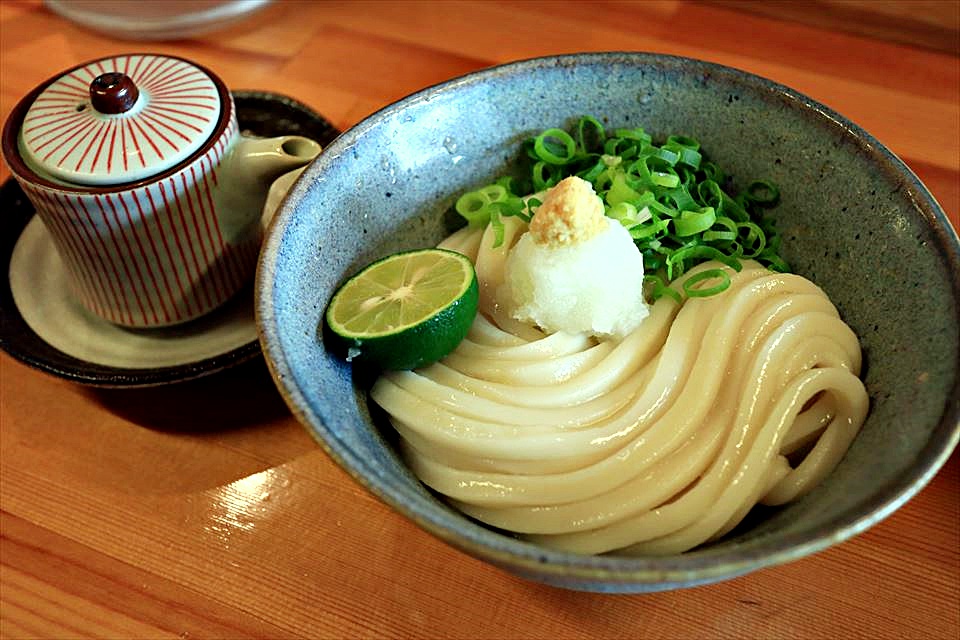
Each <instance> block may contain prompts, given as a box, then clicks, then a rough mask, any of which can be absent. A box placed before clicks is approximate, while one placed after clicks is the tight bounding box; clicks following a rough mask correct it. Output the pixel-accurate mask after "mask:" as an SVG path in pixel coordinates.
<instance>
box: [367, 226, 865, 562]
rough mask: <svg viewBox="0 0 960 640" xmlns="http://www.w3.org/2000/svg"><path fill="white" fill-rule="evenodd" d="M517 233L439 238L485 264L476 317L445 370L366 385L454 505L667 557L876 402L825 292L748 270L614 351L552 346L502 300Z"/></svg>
mask: <svg viewBox="0 0 960 640" xmlns="http://www.w3.org/2000/svg"><path fill="white" fill-rule="evenodd" d="M522 231H523V225H522V223H519V222H515V221H514V219H508V224H507V229H506V234H505V236H506V241H505V242H504V244H503V246H501V247H500V248H497V249H493V248H492V245H493V239H492V237H491V235H490V234H491V232H490V230H489V229H488V230H486V231H482V230H472V229H464V230H461V231H459V232H457V233H456V234H454V235H452V236H451V237H450V238H448V239H447V240H446V241H445V242H444V243H443V244H442V245H441V246H445V247H447V248H450V249H453V250H456V251H461V252H462V253H464V254H466V255H468V256H469V257H470V258H471V259H472V260H473V261H474V263H475V264H476V265H477V274H478V278H479V280H480V284H481V313H480V314H478V316H477V319H476V321H475V322H474V325H473V327H472V329H471V331H470V333H469V335H468V337H467V339H466V340H464V341H463V342H462V343H461V344H460V346H459V347H458V348H457V349H456V350H455V351H454V352H453V353H452V354H450V355H449V356H447V357H446V358H445V359H444V360H442V361H441V362H439V363H437V364H434V365H432V366H430V367H426V368H424V369H421V370H417V371H405V372H391V373H386V374H384V375H383V376H381V378H380V379H379V380H378V381H377V382H376V384H375V385H374V387H373V389H372V391H371V397H372V399H373V400H374V401H375V402H376V403H377V404H379V405H380V406H382V407H383V408H384V409H385V410H386V412H387V413H388V414H389V416H390V419H391V422H392V423H393V425H394V426H395V428H396V429H397V431H398V432H399V433H400V435H401V437H402V448H403V454H404V456H405V458H406V460H407V462H408V463H409V465H410V466H411V468H412V469H413V471H414V472H415V473H416V474H417V476H418V477H419V478H420V479H421V480H422V481H423V482H424V483H425V484H426V485H428V486H429V487H431V488H432V489H434V490H436V491H437V492H439V493H440V494H443V495H445V496H446V497H447V498H448V499H449V500H450V501H451V503H452V504H454V505H455V506H456V507H457V508H459V509H460V510H462V511H463V512H464V513H466V514H468V515H470V516H471V517H473V518H476V519H477V520H479V521H482V522H484V523H487V524H489V525H492V526H495V527H498V528H501V529H506V530H509V531H513V532H516V533H517V534H520V535H522V536H523V537H525V538H526V539H529V540H531V541H534V542H537V543H540V544H543V545H545V546H548V547H552V548H556V549H561V550H566V551H572V552H578V553H588V554H596V553H605V552H610V551H618V552H619V553H624V554H643V555H656V554H671V553H678V552H682V551H685V550H688V549H691V548H693V547H695V546H697V545H700V544H702V543H704V542H707V541H710V540H713V539H716V538H718V537H720V536H722V535H724V534H725V533H727V532H729V531H730V530H731V529H733V528H734V527H735V526H736V525H737V523H739V522H740V521H741V520H742V519H743V517H744V516H745V515H746V514H747V512H748V511H749V510H750V509H751V508H752V507H753V506H754V505H755V504H758V503H762V504H768V505H777V504H783V503H785V502H788V501H790V500H793V499H795V498H797V497H799V496H801V495H803V494H804V493H806V492H808V491H809V490H810V489H812V488H813V487H814V486H815V485H816V484H817V483H819V482H820V481H821V480H822V479H823V478H824V477H825V476H826V475H827V474H828V473H829V472H830V471H831V470H832V469H833V468H834V467H835V466H836V465H837V463H838V462H839V461H840V459H841V458H842V456H843V455H844V453H845V452H846V450H847V448H848V446H849V445H850V443H851V441H852V440H853V438H854V436H855V435H856V433H857V431H858V430H859V428H860V425H861V424H862V423H863V420H864V419H865V417H866V412H867V408H868V400H867V394H866V391H865V389H864V386H863V384H862V383H861V381H860V379H859V378H858V375H859V373H860V364H861V354H860V347H859V343H858V341H857V338H856V336H855V335H854V334H853V332H852V331H851V330H850V328H849V327H847V325H846V324H845V323H844V322H843V321H842V320H841V319H840V317H839V314H838V313H837V310H836V308H835V307H834V305H833V304H832V303H831V302H830V300H829V299H828V298H827V296H826V295H825V294H824V293H823V291H821V290H820V289H819V288H818V287H817V286H816V285H814V284H813V283H811V282H810V281H808V280H806V279H804V278H802V277H800V276H797V275H790V274H779V273H773V272H770V271H768V270H766V269H765V268H763V267H761V266H760V265H758V264H756V263H754V262H750V261H747V262H745V263H744V268H743V270H742V271H740V272H739V273H737V272H733V271H732V270H729V269H728V273H729V275H730V279H731V285H730V287H729V289H727V290H726V291H725V292H723V293H722V294H719V295H715V296H710V297H706V298H689V299H684V301H683V302H682V303H677V302H675V301H674V300H672V299H671V298H669V297H663V298H661V299H660V300H658V301H657V302H656V303H655V304H654V305H653V307H652V309H651V313H650V316H649V317H648V318H647V319H645V320H644V322H643V323H642V324H641V325H640V327H639V328H638V329H637V330H636V331H634V332H633V333H632V334H630V335H628V336H627V337H626V338H625V339H623V340H622V341H620V342H614V341H605V340H602V341H598V340H596V339H594V338H591V337H588V336H585V335H570V334H564V333H555V334H552V335H545V334H544V333H543V332H541V331H540V330H539V329H537V328H535V327H530V326H528V325H524V324H522V323H519V322H517V321H516V320H513V319H512V318H510V316H509V311H508V309H507V308H506V307H505V306H504V305H503V304H501V302H500V300H499V296H498V289H499V287H500V286H501V285H502V283H503V279H504V264H505V261H506V257H507V255H508V253H509V250H510V247H511V246H512V245H513V243H515V241H516V239H517V237H518V236H519V235H520V234H521V233H522ZM716 268H724V269H726V267H723V266H722V265H720V264H718V263H707V264H704V265H701V266H699V267H697V268H695V269H693V270H691V271H690V272H689V273H688V274H686V276H685V277H684V278H686V277H690V276H691V275H694V274H696V273H697V272H699V271H700V270H703V269H716ZM684 278H681V279H679V280H678V281H677V282H675V283H674V284H673V285H672V286H673V288H674V289H675V290H676V291H678V292H680V293H682V292H683V287H682V283H683V280H684Z"/></svg>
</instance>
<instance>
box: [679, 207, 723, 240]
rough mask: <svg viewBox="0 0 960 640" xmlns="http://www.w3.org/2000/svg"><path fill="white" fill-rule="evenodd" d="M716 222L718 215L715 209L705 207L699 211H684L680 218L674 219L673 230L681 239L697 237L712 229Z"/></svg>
mask: <svg viewBox="0 0 960 640" xmlns="http://www.w3.org/2000/svg"><path fill="white" fill-rule="evenodd" d="M716 220H717V214H716V212H715V211H714V210H713V207H703V208H702V209H700V210H699V211H682V212H681V213H680V217H678V218H674V219H673V229H674V231H675V232H676V234H677V236H679V237H681V238H685V237H688V236H695V235H697V234H698V233H703V232H704V231H706V230H707V229H709V228H710V227H712V226H713V223H714V222H716Z"/></svg>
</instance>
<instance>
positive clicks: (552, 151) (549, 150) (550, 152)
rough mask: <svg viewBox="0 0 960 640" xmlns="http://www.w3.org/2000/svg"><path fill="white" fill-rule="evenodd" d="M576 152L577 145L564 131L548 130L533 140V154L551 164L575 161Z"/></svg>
mask: <svg viewBox="0 0 960 640" xmlns="http://www.w3.org/2000/svg"><path fill="white" fill-rule="evenodd" d="M576 151H577V143H576V142H574V140H573V138H572V137H570V134H569V133H567V132H566V131H564V130H563V129H547V130H546V131H544V132H543V133H541V134H540V135H538V136H537V137H536V138H534V139H533V152H534V153H536V154H537V157H538V158H540V159H541V160H543V161H544V162H549V163H550V164H567V163H568V162H570V161H571V160H573V158H574V156H575V155H576ZM560 154H563V155H560Z"/></svg>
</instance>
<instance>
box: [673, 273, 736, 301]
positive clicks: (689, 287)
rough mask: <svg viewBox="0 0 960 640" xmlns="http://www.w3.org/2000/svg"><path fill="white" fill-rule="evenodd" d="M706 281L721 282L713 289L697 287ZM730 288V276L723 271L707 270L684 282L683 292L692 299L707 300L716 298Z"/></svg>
mask: <svg viewBox="0 0 960 640" xmlns="http://www.w3.org/2000/svg"><path fill="white" fill-rule="evenodd" d="M706 280H719V281H720V282H719V283H718V284H715V285H714V286H712V287H697V285H698V284H700V283H701V282H704V281H706ZM729 287H730V276H729V275H727V272H726V271H724V270H723V269H706V270H705V271H701V272H700V273H696V274H694V275H692V276H690V277H689V278H687V279H686V280H684V281H683V290H684V292H685V293H686V294H687V295H688V296H689V297H691V298H706V297H708V296H714V295H716V294H718V293H721V292H722V291H726V290H727V289H728V288H729Z"/></svg>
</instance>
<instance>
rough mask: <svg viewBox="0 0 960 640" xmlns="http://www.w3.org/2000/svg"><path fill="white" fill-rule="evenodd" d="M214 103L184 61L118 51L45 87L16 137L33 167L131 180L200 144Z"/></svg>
mask: <svg viewBox="0 0 960 640" xmlns="http://www.w3.org/2000/svg"><path fill="white" fill-rule="evenodd" d="M220 109H221V104H220V94H219V92H218V91H217V86H216V84H215V83H214V81H213V80H212V79H211V78H210V76H209V75H207V74H206V73H205V72H204V71H202V70H201V69H199V68H197V67H195V66H194V65H192V64H190V63H189V62H187V61H185V60H181V59H180V58H169V57H166V56H161V55H139V54H138V55H120V56H116V57H113V58H105V59H102V60H96V61H94V62H91V63H90V64H88V65H86V66H83V67H80V68H78V69H74V70H73V71H70V72H69V73H67V74H66V75H64V76H62V77H60V78H58V79H57V80H54V81H53V82H52V83H51V84H50V85H49V86H47V88H46V89H44V90H43V91H42V92H41V93H40V95H39V96H38V97H37V99H36V100H35V101H34V102H33V104H32V105H31V106H30V109H29V110H28V111H27V115H26V116H25V117H24V120H23V126H22V127H21V129H20V141H19V144H20V149H21V154H22V155H23V157H24V159H25V160H26V161H27V162H28V163H29V164H31V165H33V167H34V169H35V170H36V169H39V170H40V172H42V173H46V174H48V175H50V176H53V177H55V178H58V179H60V180H63V181H66V182H70V183H75V184H82V185H111V184H122V183H125V182H134V181H137V180H143V179H145V178H149V177H150V176H152V175H155V174H157V173H160V172H162V171H165V170H167V169H169V168H171V167H173V166H175V165H176V164H178V163H179V162H181V161H183V160H185V159H186V158H188V157H189V156H190V155H191V154H193V153H194V152H195V151H196V150H197V149H199V148H200V147H201V146H203V144H204V143H205V142H206V141H207V139H208V138H209V137H210V135H211V134H212V133H213V130H214V128H215V127H216V125H217V122H218V120H219V118H220Z"/></svg>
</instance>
